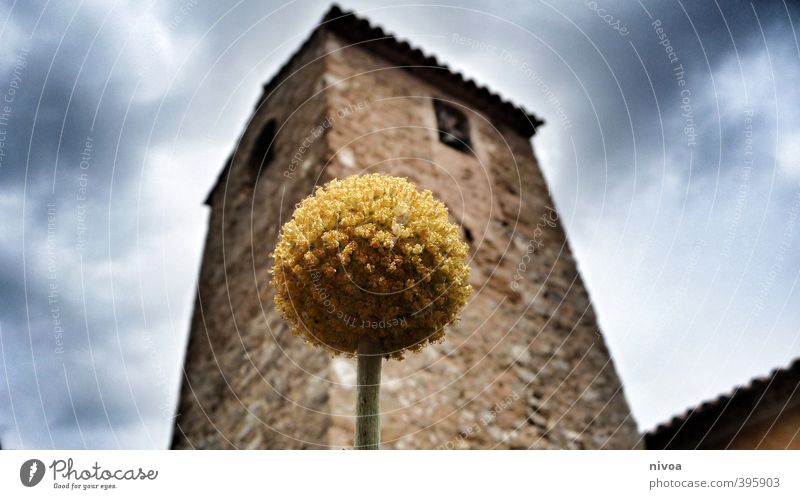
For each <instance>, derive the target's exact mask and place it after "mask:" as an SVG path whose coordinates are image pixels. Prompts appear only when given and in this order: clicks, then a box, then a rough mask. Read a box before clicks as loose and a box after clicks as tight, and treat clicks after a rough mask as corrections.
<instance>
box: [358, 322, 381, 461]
mask: <svg viewBox="0 0 800 499" xmlns="http://www.w3.org/2000/svg"><path fill="white" fill-rule="evenodd" d="M357 356H358V367H357V373H356V380H357V382H358V392H357V400H356V435H355V440H356V445H355V448H356V449H371V450H377V449H379V448H380V444H381V415H380V391H381V361H382V355H381V351H380V344H379V343H378V342H377V341H375V340H373V339H372V338H369V337H368V336H366V335H364V336H363V337H362V338H361V340H360V341H359V343H358V352H357Z"/></svg>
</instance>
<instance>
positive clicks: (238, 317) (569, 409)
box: [173, 7, 639, 449]
mask: <svg viewBox="0 0 800 499" xmlns="http://www.w3.org/2000/svg"><path fill="white" fill-rule="evenodd" d="M541 126H542V121H540V120H539V119H537V118H536V117H535V116H533V115H531V114H528V113H527V112H525V111H524V110H522V109H520V108H519V107H517V106H515V105H513V104H511V103H509V102H507V101H505V100H503V99H502V98H501V97H499V96H498V95H497V94H495V93H492V92H491V91H489V90H488V89H486V88H484V87H482V86H479V85H477V84H476V83H475V82H473V81H472V80H469V79H467V78H465V77H464V76H462V75H461V74H458V73H455V72H453V71H451V70H450V69H448V68H447V67H446V66H444V65H443V64H441V63H440V62H438V61H437V60H436V59H435V58H433V57H431V56H428V55H426V54H424V53H423V52H422V51H420V50H419V49H417V48H414V47H411V46H409V44H408V43H406V42H403V41H399V40H397V39H396V38H395V37H393V36H392V35H389V34H387V33H385V32H384V31H383V30H382V29H380V28H378V27H374V26H372V25H370V24H369V23H368V22H367V21H366V20H363V19H360V18H359V17H356V16H355V15H353V14H352V13H349V12H343V11H341V10H340V9H339V8H338V7H333V8H332V9H331V10H330V11H329V12H328V13H327V14H326V15H325V17H324V19H323V20H322V22H321V23H320V25H319V26H318V27H317V28H316V29H315V30H314V31H313V32H312V33H311V35H310V36H309V38H308V39H307V40H306V41H305V42H304V43H303V45H302V46H301V47H300V48H299V49H298V51H297V52H296V53H295V54H294V55H293V56H292V57H291V58H290V59H289V61H288V62H287V63H286V64H285V65H284V66H283V67H282V68H281V69H280V70H279V72H278V74H277V75H275V76H274V78H273V79H272V80H271V81H270V82H269V83H267V84H266V85H265V86H264V92H263V96H262V97H261V98H260V99H259V102H258V103H257V105H256V107H255V110H254V111H253V114H252V116H251V117H250V120H249V122H248V124H247V127H246V129H245V130H244V132H243V134H242V136H241V138H240V141H239V143H238V144H237V145H236V147H235V149H234V151H233V153H232V154H231V156H230V159H229V160H228V161H227V164H226V165H225V167H224V169H223V171H222V173H221V174H220V176H219V179H218V180H217V183H216V186H215V187H214V188H213V190H212V191H211V193H210V194H209V196H208V199H207V204H208V205H209V206H210V208H211V213H210V219H209V226H208V235H207V239H206V247H205V253H204V255H203V261H202V269H201V272H200V278H199V288H198V293H197V301H196V304H195V309H194V314H193V317H192V324H191V332H190V338H189V346H188V351H187V353H186V365H185V377H184V384H183V388H182V391H181V395H180V402H179V407H178V415H177V422H176V427H175V433H174V439H173V447H175V448H212V449H217V448H268V449H287V448H292V449H294V448H313V449H320V448H344V447H348V446H351V445H352V435H353V422H354V415H353V400H354V396H355V395H354V394H355V387H354V383H355V361H354V360H352V359H344V358H331V357H330V356H329V354H327V353H326V352H324V351H323V350H321V349H316V348H312V347H310V346H309V345H305V344H303V342H302V340H301V339H299V338H297V337H293V336H292V335H291V334H290V332H289V329H288V326H287V324H286V323H284V321H283V320H282V319H281V318H280V317H279V315H278V313H277V312H276V310H275V308H274V306H273V301H272V300H273V291H272V289H270V285H269V281H270V276H269V274H268V270H269V268H270V267H271V265H272V259H271V257H270V256H269V255H270V252H271V251H272V250H273V249H274V247H275V243H276V240H277V235H278V231H279V229H280V227H281V225H282V224H283V223H284V222H286V221H287V220H288V219H289V217H290V216H291V214H292V211H293V208H294V206H295V204H296V203H298V202H299V201H300V200H301V199H303V198H304V197H305V196H307V195H309V194H311V193H312V192H313V189H314V186H315V185H321V184H324V183H325V182H327V181H328V180H330V179H332V178H336V177H340V178H341V177H346V176H349V175H353V174H357V173H366V172H385V173H389V174H392V175H395V176H401V177H407V178H408V179H409V180H410V181H412V182H414V183H415V184H416V185H417V187H418V188H420V189H430V190H431V191H433V193H434V195H435V196H437V197H438V198H439V199H441V200H442V201H443V202H444V203H445V204H446V205H447V206H448V208H449V210H450V214H451V217H452V220H453V222H455V223H457V224H459V225H461V227H462V230H463V235H464V239H465V241H467V242H468V243H469V244H470V248H471V252H470V257H471V261H470V264H471V268H472V277H471V284H472V286H473V288H474V291H473V294H472V296H471V298H470V301H469V303H468V304H467V306H466V307H465V309H464V312H463V316H462V319H461V321H460V322H459V323H458V325H457V326H456V327H455V328H452V329H450V330H449V331H448V332H447V336H446V338H447V339H446V341H445V342H443V343H441V344H437V345H431V346H429V347H427V348H426V349H424V350H423V351H422V352H421V353H420V354H410V355H408V358H407V359H406V360H404V361H403V362H397V361H391V360H390V361H387V362H386V363H385V366H384V371H383V385H382V389H381V409H382V413H383V415H382V421H381V426H382V437H381V438H382V447H383V448H404V449H436V448H442V449H450V448H456V449H459V448H480V449H491V448H498V449H509V448H512V449H527V448H533V449H542V448H586V449H596V448H633V447H638V446H639V435H638V433H637V430H636V425H635V423H634V421H633V419H632V417H631V415H630V410H629V408H628V405H627V403H626V401H625V397H624V394H623V391H622V386H621V384H620V380H619V378H618V376H617V374H616V371H615V368H614V364H613V362H612V361H611V357H610V355H609V352H608V350H607V348H606V346H605V343H604V340H603V337H602V335H601V333H600V331H599V328H598V325H597V320H596V317H595V314H594V311H593V309H592V304H591V302H590V300H589V296H588V294H587V291H586V289H585V287H584V285H583V282H582V280H581V277H580V275H579V273H578V269H577V265H576V262H575V260H574V259H573V257H572V254H571V251H570V248H569V245H568V242H567V238H566V235H565V233H564V227H563V225H562V223H561V221H560V220H559V217H558V213H557V212H556V210H555V209H554V204H553V201H552V200H551V197H550V194H549V192H548V189H547V185H546V184H545V181H544V178H543V177H542V173H541V172H540V170H539V166H538V164H537V161H536V158H535V156H534V152H533V149H532V145H531V137H532V136H533V135H534V134H535V133H536V132H537V130H538V129H539V127H541Z"/></svg>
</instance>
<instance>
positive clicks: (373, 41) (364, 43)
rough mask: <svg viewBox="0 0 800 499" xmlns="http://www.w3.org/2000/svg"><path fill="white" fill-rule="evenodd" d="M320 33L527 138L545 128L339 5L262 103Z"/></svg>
mask: <svg viewBox="0 0 800 499" xmlns="http://www.w3.org/2000/svg"><path fill="white" fill-rule="evenodd" d="M319 30H328V31H330V32H332V33H336V34H337V35H339V36H340V37H342V38H344V39H345V40H347V41H349V42H350V43H352V44H354V45H357V46H359V47H364V48H366V49H367V50H370V51H372V52H373V53H376V54H378V55H380V56H381V57H383V58H384V59H386V60H387V61H389V62H391V63H392V64H395V65H397V66H399V67H403V68H404V69H406V70H407V71H409V72H411V73H414V74H418V75H419V76H420V77H421V78H423V79H424V80H425V81H427V82H429V83H431V84H433V85H435V86H437V87H440V88H442V89H444V90H446V91H447V93H448V94H450V95H452V96H453V97H456V98H460V99H463V100H465V101H467V102H469V103H470V104H471V105H473V106H475V107H476V108H479V109H481V110H482V111H483V112H485V113H486V114H487V115H488V116H490V117H492V118H494V119H496V120H500V121H503V122H505V123H507V124H509V125H511V126H512V127H513V128H514V129H515V130H516V131H518V132H519V133H521V134H523V135H524V136H526V137H530V136H532V135H534V134H535V133H536V129H537V128H538V127H540V126H542V125H543V124H544V120H542V119H540V118H538V117H537V116H535V115H533V114H531V113H528V112H527V111H525V110H524V109H522V108H521V107H519V106H517V105H515V104H513V103H511V102H509V101H507V100H505V99H503V98H502V97H501V96H500V95H498V94H496V93H494V92H492V91H490V90H489V89H487V88H486V87H484V86H481V85H478V84H477V83H475V81H473V80H471V79H469V78H466V77H464V75H462V74H461V73H459V72H456V71H453V70H451V69H450V68H449V67H448V66H447V65H446V64H444V63H441V62H439V61H438V60H437V59H436V58H435V57H433V56H431V55H426V54H425V53H424V52H422V50H420V49H419V48H416V47H412V46H411V45H410V44H409V43H408V42H406V41H401V40H398V39H397V38H396V37H395V36H394V35H392V34H390V33H387V32H385V31H384V30H383V29H382V28H380V27H378V26H373V25H372V24H370V23H369V21H367V20H366V19H363V18H360V17H358V16H356V15H355V14H354V13H353V12H350V11H344V10H342V9H341V8H340V7H339V6H338V5H333V6H332V7H331V9H330V10H329V11H328V12H327V13H326V14H325V16H324V17H323V18H322V20H321V21H320V23H319V25H318V26H317V28H316V29H315V30H314V31H313V32H312V33H311V35H310V36H309V37H308V39H307V40H306V41H305V42H304V43H303V45H302V46H301V47H300V48H299V49H298V50H297V51H296V52H295V53H294V54H293V55H292V57H290V58H289V60H288V61H287V62H286V63H285V64H284V65H283V66H282V67H281V69H280V70H279V71H278V73H277V74H276V75H275V76H274V77H273V78H272V79H271V80H270V81H269V82H267V83H266V84H265V85H264V97H263V98H262V101H263V99H265V98H268V97H269V95H270V94H271V93H272V91H273V90H274V89H275V87H277V86H279V85H281V84H283V83H285V82H286V79H287V78H289V77H290V75H289V74H288V72H289V68H290V67H291V64H292V61H293V60H294V58H295V57H296V56H297V55H298V54H300V53H301V52H303V50H304V49H305V48H306V46H307V45H308V44H309V43H310V42H311V40H312V39H313V38H314V35H315V34H316V33H317V32H318V31H319Z"/></svg>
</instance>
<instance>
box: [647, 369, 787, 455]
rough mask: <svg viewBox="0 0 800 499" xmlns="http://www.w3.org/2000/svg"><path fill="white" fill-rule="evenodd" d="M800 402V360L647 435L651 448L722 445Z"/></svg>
mask: <svg viewBox="0 0 800 499" xmlns="http://www.w3.org/2000/svg"><path fill="white" fill-rule="evenodd" d="M798 405H800V359H797V360H795V361H794V362H793V363H792V364H791V365H790V366H789V367H786V368H782V369H775V370H773V371H772V372H771V373H770V374H769V375H767V376H763V377H759V378H754V379H753V380H751V381H750V383H749V384H747V385H745V386H740V387H737V388H735V389H734V390H733V391H732V392H731V393H728V394H725V395H721V396H719V397H718V398H717V399H715V400H711V401H707V402H704V403H702V404H700V405H699V406H697V407H695V408H692V409H689V410H687V411H686V412H684V413H683V414H681V415H678V416H675V417H674V418H672V419H671V420H670V421H669V422H667V423H663V424H661V425H659V426H658V427H656V428H655V429H654V430H652V431H650V432H648V433H646V434H645V446H646V448H648V449H694V448H712V447H715V446H716V445H718V444H721V446H722V447H724V446H725V445H727V444H728V442H729V441H730V439H731V438H732V437H733V436H734V435H735V434H736V433H737V432H738V431H739V430H740V429H741V428H743V427H744V426H746V425H747V424H749V423H753V422H758V421H763V420H767V419H771V418H775V417H776V416H778V415H779V414H780V413H781V412H782V411H783V410H785V409H787V408H790V407H795V406H798Z"/></svg>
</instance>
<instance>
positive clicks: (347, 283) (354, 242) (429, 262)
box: [272, 174, 472, 359]
mask: <svg viewBox="0 0 800 499" xmlns="http://www.w3.org/2000/svg"><path fill="white" fill-rule="evenodd" d="M447 217H448V212H447V208H446V207H445V205H444V204H443V203H442V202H441V201H438V200H437V199H435V198H434V197H433V195H432V194H431V192H430V191H423V192H419V191H417V190H416V187H415V186H414V184H412V183H410V182H408V181H407V180H406V179H404V178H397V177H391V176H388V175H381V174H370V175H359V176H353V177H349V178H346V179H344V180H338V179H337V180H333V181H331V182H329V183H328V184H326V185H325V186H324V187H318V188H317V190H316V192H315V193H314V195H313V196H309V197H308V198H306V199H304V200H303V201H302V202H301V203H300V204H299V205H298V206H297V209H296V210H295V212H294V215H293V217H292V219H291V220H290V221H289V222H287V223H286V224H285V225H284V226H283V228H282V229H281V234H280V237H279V240H278V245H277V247H276V248H275V255H274V256H275V266H274V267H273V269H272V273H273V279H272V284H273V286H274V287H275V290H276V295H275V304H276V306H277V307H278V310H279V311H280V312H281V313H282V314H283V316H284V317H285V318H286V320H287V321H288V322H289V323H290V325H291V326H292V332H293V333H295V334H298V335H300V336H302V337H303V338H304V339H305V340H306V341H308V342H310V343H312V344H314V345H319V346H322V347H324V348H326V349H328V350H329V351H331V352H332V353H333V354H335V355H336V354H343V355H353V354H354V353H355V352H356V348H357V346H358V341H359V339H360V338H361V336H362V335H369V336H371V337H373V338H375V339H377V340H378V341H379V342H380V345H381V348H382V351H383V352H384V354H385V355H386V356H387V357H393V358H397V359H401V358H402V354H403V352H404V351H406V350H410V351H418V350H420V349H421V348H422V347H424V346H425V345H427V344H428V343H429V342H436V341H440V340H442V339H443V338H444V328H445V327H446V326H448V325H450V324H452V323H453V322H455V321H456V320H457V317H458V313H459V311H460V310H461V308H462V307H463V306H464V304H465V303H466V301H467V298H468V297H469V294H470V292H471V290H472V288H471V287H470V285H469V265H468V264H467V258H466V257H467V252H468V247H467V245H466V244H465V243H464V242H463V241H462V240H461V238H460V231H459V228H458V227H457V226H456V225H454V224H452V223H450V221H449V220H448V218H447Z"/></svg>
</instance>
